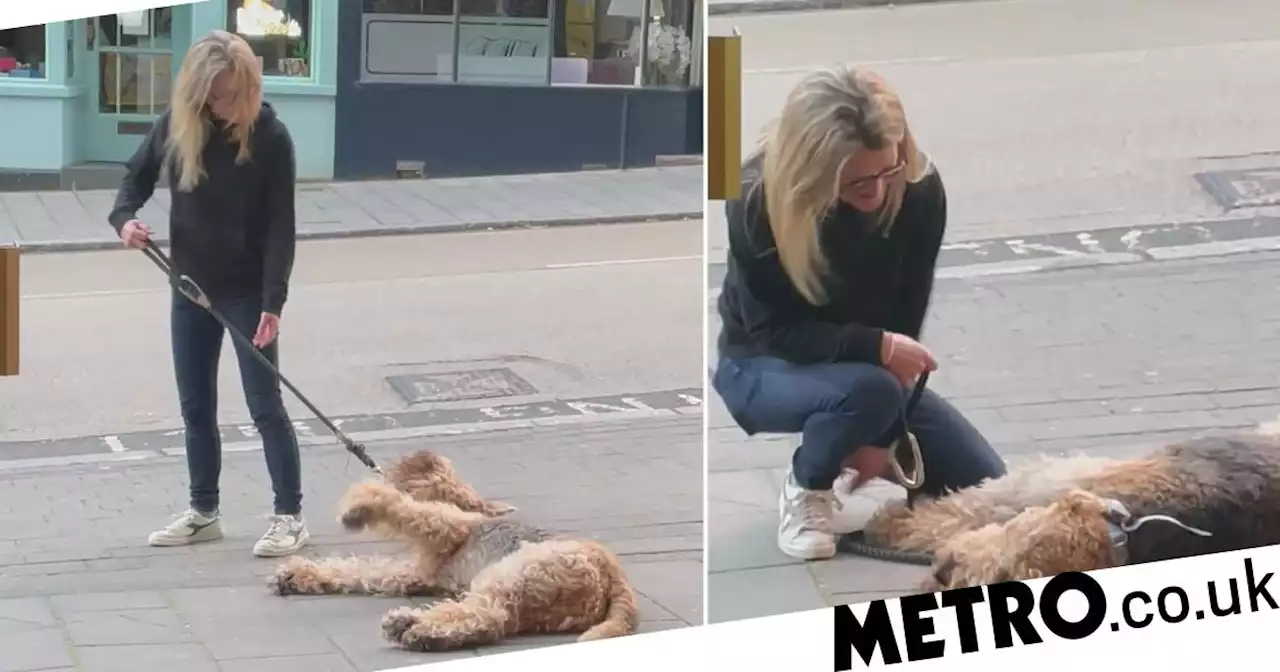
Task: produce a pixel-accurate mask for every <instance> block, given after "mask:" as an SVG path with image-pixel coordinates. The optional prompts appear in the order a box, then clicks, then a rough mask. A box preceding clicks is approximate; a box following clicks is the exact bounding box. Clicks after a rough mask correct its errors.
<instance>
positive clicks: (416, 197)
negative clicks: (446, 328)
mask: <svg viewBox="0 0 1280 672" xmlns="http://www.w3.org/2000/svg"><path fill="white" fill-rule="evenodd" d="M114 198H115V193H114V192H113V191H103V190H99V191H79V192H73V191H49V192H18V193H0V244H4V243H9V242H18V243H20V244H21V245H22V246H23V247H24V248H26V249H28V250H32V251H36V250H46V251H49V250H53V251H58V250H61V251H65V250H79V249H98V248H103V247H112V246H115V245H118V244H119V241H118V239H117V238H116V237H115V234H114V232H113V231H112V230H111V227H110V226H108V225H107V223H106V216H107V213H108V212H109V211H110V209H111V204H112V201H113V199H114ZM297 203H298V206H297V209H298V232H299V236H300V237H301V238H339V237H349V236H372V235H386V234H403V233H428V232H442V231H462V230H487V229H501V228H513V227H540V226H560V225H570V224H599V223H606V222H632V221H647V220H669V219H688V218H694V219H697V218H700V217H701V216H702V211H703V199H702V166H701V165H683V166H665V167H657V168H643V169H636V170H623V171H618V170H613V171H582V172H575V173H555V174H541V175H514V176H494V177H476V178H449V179H428V180H399V181H368V182H342V183H332V184H303V185H300V186H299V188H298V201H297ZM168 207H169V194H168V192H167V191H164V190H161V191H158V192H157V193H156V195H155V198H154V199H153V200H152V202H151V203H149V204H148V205H147V207H146V208H144V209H143V211H142V212H141V213H140V218H141V219H142V220H143V221H145V222H147V224H148V225H149V226H150V227H151V228H152V230H153V231H155V232H156V233H157V238H158V239H159V240H161V241H164V240H167V237H168Z"/></svg>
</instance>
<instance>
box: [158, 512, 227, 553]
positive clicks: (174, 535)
mask: <svg viewBox="0 0 1280 672" xmlns="http://www.w3.org/2000/svg"><path fill="white" fill-rule="evenodd" d="M221 538H222V521H221V519H220V518H219V516H218V514H217V513H214V514H213V515H211V516H206V515H204V514H202V513H200V512H199V511H195V510H191V509H188V510H187V511H184V512H183V513H181V514H179V515H178V516H177V517H176V518H174V519H173V522H171V523H169V524H168V525H167V526H165V528H164V529H162V530H157V531H155V532H152V533H151V536H150V537H149V538H148V539H147V543H149V544H151V545H152V546H186V545H188V544H198V543H201V542H205V541H213V540H215V539H221Z"/></svg>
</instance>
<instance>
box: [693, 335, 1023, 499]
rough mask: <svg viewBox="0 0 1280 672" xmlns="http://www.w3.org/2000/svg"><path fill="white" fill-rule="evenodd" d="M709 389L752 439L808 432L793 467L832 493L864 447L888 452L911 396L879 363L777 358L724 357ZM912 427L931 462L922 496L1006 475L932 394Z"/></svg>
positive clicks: (807, 484)
mask: <svg viewBox="0 0 1280 672" xmlns="http://www.w3.org/2000/svg"><path fill="white" fill-rule="evenodd" d="M711 384H712V386H713V387H714V388H715V390H716V392H717V393H718V394H719V395H720V398H721V399H722V400H724V403H725V406H726V407H727V408H728V410H729V413H730V414H732V415H733V417H734V419H735V420H736V421H737V422H738V424H739V426H741V427H742V429H743V430H744V431H745V432H747V433H748V434H756V433H759V432H770V433H773V432H777V433H796V432H801V433H802V434H803V438H802V440H801V444H800V447H799V448H797V449H796V452H795V455H794V456H793V457H792V460H791V465H792V470H793V473H794V474H795V478H796V482H797V483H798V484H799V485H800V486H801V487H804V488H808V489H811V490H828V489H830V488H831V485H832V483H833V482H834V481H835V480H836V478H837V477H838V476H839V475H840V469H841V462H843V461H844V459H845V458H847V457H848V456H849V455H851V454H852V453H853V451H854V450H856V449H857V448H859V447H860V446H880V447H885V448H887V447H888V446H889V445H890V444H891V443H892V442H893V439H894V438H895V433H894V431H893V430H894V429H895V425H896V423H897V420H898V419H899V418H900V417H901V413H902V406H903V405H904V404H905V403H906V401H907V398H908V397H909V396H910V394H911V390H909V389H904V388H903V387H902V384H901V383H899V382H898V380H897V379H896V378H894V377H893V375H891V374H890V373H889V372H888V371H886V370H885V369H883V368H881V367H879V366H876V365H874V364H858V363H840V364H822V365H814V366H796V365H793V364H791V363H789V362H786V361H784V360H781V359H776V358H773V357H747V358H740V359H730V358H722V359H721V360H720V363H719V366H718V367H717V368H716V372H715V375H714V376H713V377H712V381H711ZM908 424H909V425H910V428H911V432H912V433H913V434H915V435H916V439H917V440H918V441H919V443H920V454H921V457H922V458H923V459H924V464H925V482H924V484H923V485H922V486H921V487H920V489H919V491H918V492H919V494H924V495H929V496H934V497H936V496H939V495H942V494H944V493H945V492H947V491H949V490H954V489H958V488H964V487H968V486H972V485H976V484H978V483H979V482H981V481H982V480H983V479H987V478H994V477H999V476H1002V475H1004V473H1005V465H1004V461H1003V460H1001V459H1000V456H999V455H997V454H996V452H995V450H993V449H992V448H991V446H990V444H988V443H987V441H986V439H984V438H983V437H982V434H981V433H979V432H978V430H977V429H976V428H975V427H974V426H973V425H971V424H969V421H968V420H966V419H965V418H964V416H963V415H961V414H960V412H959V411H957V410H956V409H955V407H953V406H952V405H951V404H949V403H947V401H946V400H944V399H943V398H942V397H940V396H938V395H937V394H935V393H934V392H933V391H932V390H929V389H926V390H925V391H924V394H923V395H922V396H921V398H920V403H919V405H918V406H916V408H915V410H914V411H912V414H911V417H910V418H909V422H908Z"/></svg>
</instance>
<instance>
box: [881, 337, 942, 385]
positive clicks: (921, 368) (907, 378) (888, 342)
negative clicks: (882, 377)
mask: <svg viewBox="0 0 1280 672" xmlns="http://www.w3.org/2000/svg"><path fill="white" fill-rule="evenodd" d="M880 361H881V362H883V363H884V368H886V369H888V370H889V373H892V374H893V375H894V377H896V378H897V379H898V380H899V381H901V382H902V386H903V387H911V386H912V385H915V383H916V379H918V378H919V377H920V375H921V374H924V373H932V372H934V371H937V370H938V361H937V360H936V359H934V358H933V353H931V352H929V349H928V348H926V347H924V346H923V345H920V343H919V342H917V341H916V340H915V339H914V338H911V337H910V336H903V335H902V334H895V333H893V332H890V331H886V332H884V337H883V338H881V339H880Z"/></svg>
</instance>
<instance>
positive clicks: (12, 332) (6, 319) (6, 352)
mask: <svg viewBox="0 0 1280 672" xmlns="http://www.w3.org/2000/svg"><path fill="white" fill-rule="evenodd" d="M18 257H19V251H18V246H17V245H0V376H16V375H18V334H19V329H18V275H19V274H18Z"/></svg>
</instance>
